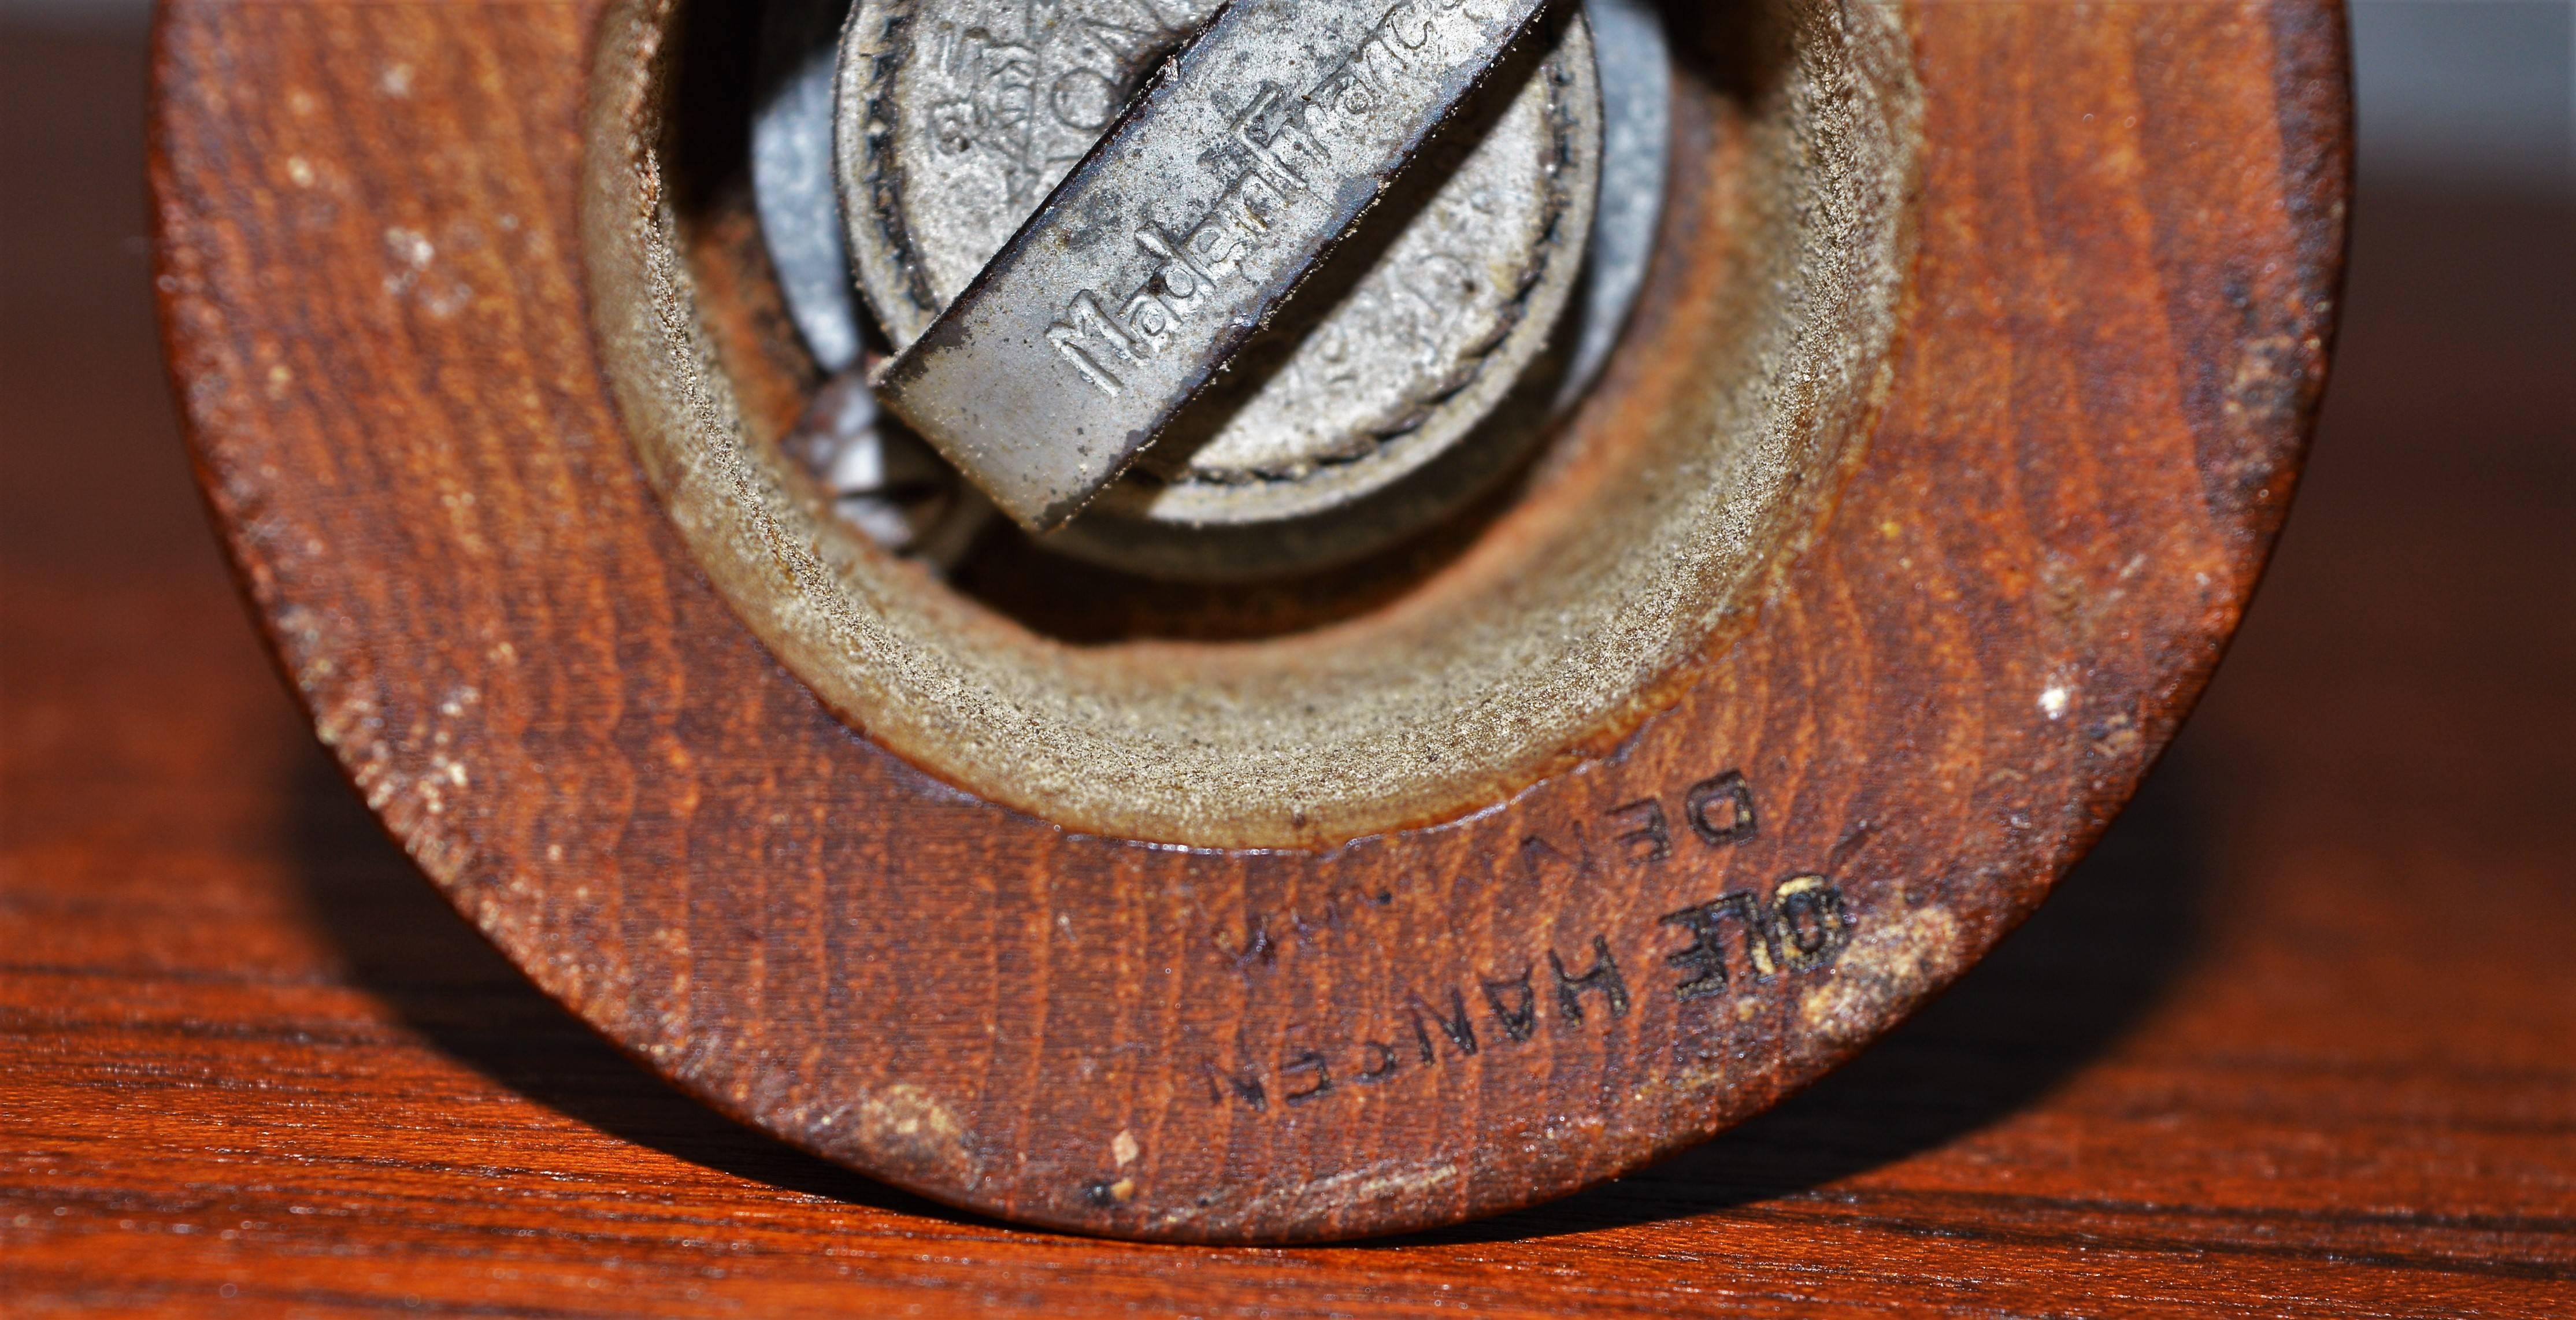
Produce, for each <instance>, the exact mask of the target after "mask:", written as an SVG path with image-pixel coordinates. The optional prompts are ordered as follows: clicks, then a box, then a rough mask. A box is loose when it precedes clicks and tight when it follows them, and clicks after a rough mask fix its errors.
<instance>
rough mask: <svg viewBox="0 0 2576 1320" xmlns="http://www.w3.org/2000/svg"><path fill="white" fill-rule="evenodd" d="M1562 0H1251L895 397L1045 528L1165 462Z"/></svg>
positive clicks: (1108, 144) (886, 390) (1179, 63)
mask: <svg viewBox="0 0 2576 1320" xmlns="http://www.w3.org/2000/svg"><path fill="white" fill-rule="evenodd" d="M1546 4H1547V0H1394V3H1392V4H1389V3H1388V0H1236V3H1234V4H1232V5H1230V6H1228V7H1227V8H1226V9H1224V10H1222V11H1220V12H1219V13H1218V14H1217V16H1216V17H1215V18H1214V19H1213V20H1212V21H1211V22H1210V23H1209V24H1208V26H1207V27H1205V28H1204V29H1202V30H1201V31H1200V33H1199V34H1198V35H1197V36H1196V37H1194V38H1192V39H1191V41H1190V42H1189V44H1188V45H1186V46H1185V47H1183V48H1182V50H1181V52H1180V53H1179V54H1178V55H1176V56H1174V57H1173V58H1172V60H1171V61H1170V62H1169V63H1167V64H1166V65H1165V66H1164V67H1163V69H1162V70H1161V71H1160V73H1159V74H1158V75H1157V76H1156V78H1155V79H1154V81H1153V82H1152V83H1150V84H1149V85H1148V86H1147V87H1146V89H1145V90H1144V92H1143V93H1142V94H1141V95H1139V96H1138V97H1137V98H1136V100H1135V102H1134V103H1133V104H1132V105H1130V106H1129V107H1128V109H1127V111H1126V113H1125V114H1124V115H1123V116H1122V117H1121V118H1120V119H1119V121H1118V122H1117V123H1116V124H1114V125H1112V126H1111V128H1110V130H1109V132H1108V133H1107V134H1106V135H1105V136H1104V137H1103V138H1102V140H1101V142H1100V144H1099V145H1098V146H1097V147H1095V148H1093V150H1092V151H1091V153H1090V154H1089V155H1088V156H1086V157H1084V159H1083V161H1082V163H1081V164H1079V165H1076V166H1075V167H1074V169H1073V172H1072V173H1071V174H1069V175H1068V176H1066V178H1065V181H1064V182H1063V183H1062V184H1061V185H1059V186H1058V187H1057V188H1056V190H1055V193H1054V194H1053V195H1052V196H1050V197H1049V198H1048V199H1047V200H1046V203H1045V204H1044V205H1042V206H1041V207H1039V208H1038V211H1037V214H1036V215H1034V216H1032V217H1031V218H1030V220H1029V222H1028V224H1027V225H1025V226H1023V227H1022V228H1021V230H1020V232H1019V233H1018V234H1017V235H1016V236H1014V237H1013V238H1012V239H1011V241H1010V242H1009V243H1008V244H1007V245H1005V246H1004V247H1003V249H1002V251H1001V253H1000V255H998V256H996V257H994V258H993V261H992V263H991V264H990V265H988V266H986V267H985V268H984V271H983V273H982V274H981V275H978V276H977V277H976V278H975V281H974V283H972V284H970V285H968V286H967V289H966V291H965V292H964V293H963V294H961V295H959V297H958V299H957V301H956V302H955V303H953V304H951V305H950V306H949V308H948V310H947V311H945V312H943V313H941V314H940V316H939V318H938V319H937V320H936V321H934V322H932V323H931V326H930V329H929V330H928V331H927V332H926V333H924V334H923V335H922V336H921V338H920V339H919V340H918V341H916V342H915V343H914V344H913V345H912V347H910V348H909V349H906V350H905V351H904V352H903V353H902V355H900V356H898V357H897V358H895V359H894V360H893V361H892V362H890V363H888V364H887V365H886V367H885V369H884V370H883V371H882V372H881V373H880V374H879V376H878V378H877V390H878V393H879V396H880V398H881V399H882V400H883V401H884V403H885V404H886V406H887V407H888V408H890V409H892V410H893V411H894V412H895V413H896V414H897V415H898V416H900V417H902V418H903V419H904V420H905V421H906V422H909V423H911V424H912V426H913V428H914V429H915V430H917V431H919V432H920V433H921V434H922V435H923V436H924V437H926V438H927V439H928V440H929V441H930V442H931V443H932V444H934V445H936V446H938V447H939V450H940V451H941V452H942V453H943V454H945V455H947V457H948V459H949V461H950V462H952V463H954V464H956V465H957V467H958V468H959V469H960V470H961V471H963V472H964V473H966V475H967V476H968V477H969V478H970V479H972V480H973V481H974V482H975V484H976V485H978V486H980V487H982V488H983V490H984V492H985V493H986V494H988V495H990V496H991V497H992V498H993V502H994V503H995V504H997V505H999V506H1001V508H1002V509H1003V510H1004V511H1005V512H1007V513H1008V514H1010V515H1011V517H1012V518H1014V519H1016V520H1017V521H1019V522H1020V523H1021V524H1022V525H1024V526H1027V527H1029V528H1031V529H1032V530H1037V531H1044V530H1048V529H1051V528H1053V527H1056V526H1059V525H1061V524H1062V523H1063V522H1065V521H1066V520H1067V519H1070V518H1071V517H1072V516H1073V515H1074V514H1075V513H1077V512H1079V511H1080V510H1081V508H1082V506H1083V505H1084V504H1085V503H1086V502H1088V501H1089V500H1090V499H1091V497H1092V496H1093V495H1095V494H1097V493H1098V492H1099V491H1100V489H1101V488H1102V487H1103V486H1106V485H1108V484H1109V482H1111V481H1112V480H1114V479H1116V477H1117V476H1118V474H1119V473H1120V472H1122V471H1124V470H1125V469H1126V467H1127V465H1128V463H1129V462H1131V461H1132V460H1134V458H1135V457H1136V455H1137V454H1138V453H1140V452H1142V451H1143V450H1144V448H1145V447H1146V446H1147V445H1149V444H1151V443H1153V441H1154V438H1155V436H1157V435H1159V434H1160V433H1161V432H1162V430H1163V427H1164V426H1165V425H1166V424H1168V423H1169V422H1170V421H1171V420H1172V417H1173V415H1174V414H1176V413H1178V412H1179V411H1180V409H1181V408H1182V406H1183V405H1185V404H1187V403H1188V402H1189V401H1190V399H1191V397H1192V396H1194V395H1196V394H1197V393H1198V392H1199V390H1200V389H1201V388H1202V387H1203V386H1205V385H1206V384H1207V383H1208V382H1209V381H1210V380H1211V379H1213V378H1214V377H1215V375H1216V374H1217V372H1218V371H1219V370H1220V369H1221V368H1222V367H1223V366H1224V365H1225V363H1226V362H1227V361H1228V360H1230V359H1231V358H1232V357H1233V355H1234V353H1235V351H1236V350H1237V349H1238V348H1240V347H1241V346H1242V344H1243V342H1244V341H1245V340H1246V339H1248V338H1249V337H1251V335H1252V333H1253V332H1254V331H1255V330H1257V329H1259V328H1260V327H1261V325H1262V323H1263V322H1264V321H1265V320H1266V319H1267V318H1268V317H1269V315H1270V313H1271V312H1272V310H1273V309H1274V308H1276V307H1277V306H1278V305H1279V304H1280V303H1281V302H1282V301H1284V300H1285V299H1286V298H1287V297H1288V295H1289V294H1290V293H1292V292H1293V291H1294V290H1295V289H1296V287H1297V285H1298V283H1299V282H1300V281H1301V280H1303V279H1304V278H1305V276H1306V274H1307V272H1309V271H1310V270H1312V269H1314V267H1315V266H1316V265H1317V264H1318V263H1319V262H1320V261H1321V260H1322V259H1323V258H1324V257H1325V256H1326V255H1328V254H1329V253H1330V252H1331V250H1332V248H1333V247H1334V245H1335V244H1337V243H1338V242H1339V241H1340V240H1341V238H1342V236H1343V235H1344V234H1345V233H1346V232H1348V231H1349V230H1350V228H1351V226H1352V224H1353V222H1354V221H1356V220H1357V219H1358V218H1359V217H1360V215H1361V214H1362V213H1363V212H1365V211H1367V210H1368V208H1369V207H1370V206H1371V205H1372V204H1374V203H1375V202H1376V200H1377V198H1378V195H1379V194H1380V193H1381V192H1383V191H1384V190H1385V189H1386V188H1387V186H1388V185H1389V184H1390V182H1391V181H1392V180H1393V179H1394V177H1395V174H1396V171H1397V169H1398V168H1399V167H1401V166H1402V165H1403V163H1404V162H1405V161H1406V160H1407V159H1408V158H1410V157H1411V156H1412V155H1413V153H1414V151H1415V150H1416V149H1417V148H1418V147H1420V145H1421V144H1422V141H1423V139H1424V138H1426V137H1427V136H1429V135H1430V133H1431V132H1432V130H1433V129H1435V128H1437V127H1438V126H1439V125H1440V123H1441V121H1442V120H1443V119H1444V118H1445V117H1447V116H1448V114H1449V113H1450V112H1451V111H1452V110H1453V109H1455V108H1456V106H1457V105H1458V103H1459V102H1460V101H1461V100H1462V99H1464V98H1465V96H1466V95H1467V93H1468V92H1470V91H1472V90H1473V89H1474V88H1475V86H1476V84H1477V82H1478V81H1479V80H1480V79H1481V78H1482V77H1483V76H1484V74H1485V73H1486V71H1487V70H1488V69H1490V68H1491V67H1492V66H1493V64H1494V62H1495V60H1496V58H1497V57H1499V56H1500V55H1501V54H1502V52H1503V50H1504V49H1505V48H1506V47H1508V46H1509V45H1510V44H1511V43H1512V42H1513V41H1514V40H1515V39H1516V38H1518V37H1519V36H1520V34H1521V33H1522V32H1523V31H1524V30H1525V29H1527V28H1528V26H1529V24H1530V22H1531V20H1532V19H1534V18H1535V17H1536V16H1537V15H1538V13H1539V11H1540V10H1541V9H1543V8H1544V7H1545V6H1546Z"/></svg>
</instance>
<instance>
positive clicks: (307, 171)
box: [286, 156, 313, 188]
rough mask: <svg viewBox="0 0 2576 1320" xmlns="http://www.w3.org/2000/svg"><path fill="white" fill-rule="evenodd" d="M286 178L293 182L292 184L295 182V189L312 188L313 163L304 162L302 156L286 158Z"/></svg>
mask: <svg viewBox="0 0 2576 1320" xmlns="http://www.w3.org/2000/svg"><path fill="white" fill-rule="evenodd" d="M286 177H287V178H289V179H292V180H294V182H295V186H296V187H298V188H310V187H312V186H313V162H311V161H309V160H306V159H305V158H303V157H302V156H289V157H287V158H286Z"/></svg>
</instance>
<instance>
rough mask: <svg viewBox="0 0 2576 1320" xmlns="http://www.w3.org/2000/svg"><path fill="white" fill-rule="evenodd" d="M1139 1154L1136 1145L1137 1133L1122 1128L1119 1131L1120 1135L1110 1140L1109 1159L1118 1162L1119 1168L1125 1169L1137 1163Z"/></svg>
mask: <svg viewBox="0 0 2576 1320" xmlns="http://www.w3.org/2000/svg"><path fill="white" fill-rule="evenodd" d="M1138 1152H1139V1148H1138V1147H1137V1145H1136V1134H1135V1133H1133V1132H1130V1131H1128V1130H1127V1129H1125V1128H1120V1129H1118V1135H1117V1136H1115V1137H1112V1138H1110V1141H1109V1158H1111V1159H1113V1160H1116V1161H1117V1162H1118V1167H1119V1168H1122V1169H1123V1168H1126V1167H1127V1166H1128V1165H1130V1164H1133V1163H1135V1162H1136V1156H1137V1154H1138Z"/></svg>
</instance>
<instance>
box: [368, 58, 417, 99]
mask: <svg viewBox="0 0 2576 1320" xmlns="http://www.w3.org/2000/svg"><path fill="white" fill-rule="evenodd" d="M376 85H377V86H378V87H381V88H383V89H384V93H385V95H387V96H409V95H411V66H410V65H408V64H389V65H387V66H385V72H384V76H383V77H381V78H378V79H377V80H376Z"/></svg>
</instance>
